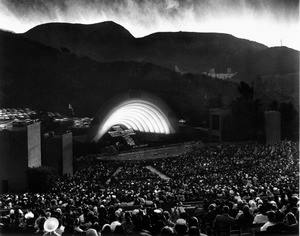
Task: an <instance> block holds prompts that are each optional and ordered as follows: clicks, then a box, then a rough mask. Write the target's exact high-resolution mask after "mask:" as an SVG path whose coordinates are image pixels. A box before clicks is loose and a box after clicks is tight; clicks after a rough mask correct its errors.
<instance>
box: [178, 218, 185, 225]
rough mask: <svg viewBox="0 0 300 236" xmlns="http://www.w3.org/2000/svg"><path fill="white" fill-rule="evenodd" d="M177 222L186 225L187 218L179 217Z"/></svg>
mask: <svg viewBox="0 0 300 236" xmlns="http://www.w3.org/2000/svg"><path fill="white" fill-rule="evenodd" d="M176 224H178V225H186V220H185V219H181V218H180V219H178V220H177V221H176Z"/></svg>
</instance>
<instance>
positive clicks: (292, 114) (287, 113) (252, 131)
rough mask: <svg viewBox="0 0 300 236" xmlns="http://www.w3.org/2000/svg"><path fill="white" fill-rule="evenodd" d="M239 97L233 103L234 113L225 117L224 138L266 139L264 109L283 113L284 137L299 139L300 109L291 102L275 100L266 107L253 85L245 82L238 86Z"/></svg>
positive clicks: (282, 131) (282, 127) (282, 128)
mask: <svg viewBox="0 0 300 236" xmlns="http://www.w3.org/2000/svg"><path fill="white" fill-rule="evenodd" d="M238 91H239V97H238V98H236V99H235V100H234V101H233V102H232V103H231V111H232V115H231V116H229V117H225V118H224V125H223V127H224V135H223V138H225V139H227V140H231V141H236V140H258V141H262V142H263V141H264V139H265V137H264V135H265V134H264V123H265V118H264V111H265V110H270V111H279V112H280V113H281V134H282V139H289V140H299V132H298V131H299V123H298V118H299V115H298V111H297V110H296V109H295V107H294V105H293V104H292V103H291V102H288V103H286V102H282V103H280V104H278V102H277V101H273V102H271V103H270V104H269V106H268V107H267V108H266V107H264V106H263V104H262V102H261V101H260V100H259V99H255V98H254V95H255V91H254V89H253V87H251V86H250V85H248V84H247V83H245V82H241V83H240V85H239V86H238Z"/></svg>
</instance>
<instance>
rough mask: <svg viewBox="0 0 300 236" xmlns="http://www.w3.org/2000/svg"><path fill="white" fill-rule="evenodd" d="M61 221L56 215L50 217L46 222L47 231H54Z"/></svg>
mask: <svg viewBox="0 0 300 236" xmlns="http://www.w3.org/2000/svg"><path fill="white" fill-rule="evenodd" d="M58 225H59V222H58V219H56V218H54V217H50V218H48V219H47V220H46V221H45V223H44V229H45V231H47V232H53V231H54V230H56V229H57V228H58Z"/></svg>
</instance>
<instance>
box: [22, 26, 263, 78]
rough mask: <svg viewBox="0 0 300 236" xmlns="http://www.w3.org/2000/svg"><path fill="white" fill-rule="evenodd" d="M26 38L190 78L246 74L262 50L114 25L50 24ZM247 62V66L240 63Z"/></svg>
mask: <svg viewBox="0 0 300 236" xmlns="http://www.w3.org/2000/svg"><path fill="white" fill-rule="evenodd" d="M24 36H25V37H28V38H30V39H33V40H37V41H39V42H41V43H43V44H45V45H49V46H52V47H56V48H60V47H66V48H68V49H69V50H70V51H71V52H74V53H75V54H77V55H80V56H89V57H90V58H92V59H94V60H96V61H100V62H108V61H138V62H142V61H145V62H151V63H153V64H156V65H160V66H163V67H166V68H169V69H171V70H174V68H175V66H177V67H178V68H179V69H180V70H182V71H185V72H190V73H202V72H204V71H209V69H210V68H211V67H214V68H216V71H219V72H224V71H226V68H227V67H231V68H232V71H236V72H239V73H242V72H246V71H247V67H249V65H248V64H249V60H247V61H245V60H244V59H245V58H249V57H251V60H252V56H253V55H254V54H255V53H257V52H260V51H262V50H264V49H267V47H266V46H265V45H262V44H259V43H256V42H252V41H249V40H245V39H239V38H236V37H233V36H232V35H228V34H219V33H189V32H175V33H169V32H168V33H155V34H151V35H149V36H146V37H143V38H134V37H133V36H132V35H131V34H130V33H129V32H128V31H127V30H126V29H125V28H123V27H122V26H120V25H118V24H116V23H114V22H102V23H98V24H93V25H81V24H67V23H49V24H44V25H40V26H36V27H35V28H33V29H31V30H29V31H28V32H26V33H24ZM245 63H247V64H245Z"/></svg>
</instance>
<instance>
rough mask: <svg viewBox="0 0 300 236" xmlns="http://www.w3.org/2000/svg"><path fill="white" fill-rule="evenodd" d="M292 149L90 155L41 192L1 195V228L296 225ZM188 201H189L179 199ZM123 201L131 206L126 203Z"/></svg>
mask: <svg viewBox="0 0 300 236" xmlns="http://www.w3.org/2000/svg"><path fill="white" fill-rule="evenodd" d="M298 151H299V147H298V144H297V143H292V142H288V141H284V142H281V143H278V144H277V145H274V146H268V145H258V144H247V145H243V146H225V147H224V146H223V147H208V146H207V147H203V148H197V149H195V150H193V151H192V152H189V153H186V154H184V155H181V156H178V157H172V158H166V159H156V160H151V161H135V162H122V161H117V162H110V161H106V162H105V161H102V162H100V161H96V160H95V163H94V164H93V165H92V166H90V167H89V168H84V169H82V170H80V171H77V172H76V173H75V174H74V176H72V177H70V176H69V177H64V178H62V179H61V180H59V181H58V182H57V185H56V186H55V187H54V188H53V189H52V190H51V191H49V192H47V193H39V194H32V193H24V194H3V195H0V210H1V221H0V228H1V232H2V233H12V232H14V233H15V232H16V233H20V234H25V233H35V234H41V235H43V234H49V235H50V234H51V235H57V234H58V235H61V234H64V235H67V234H87V235H136V234H138V235H168V234H171V235H200V234H201V233H204V234H207V235H213V234H216V235H230V231H232V230H233V229H241V228H247V227H248V228H249V227H254V226H257V228H258V229H259V230H260V231H268V232H272V233H280V232H291V233H297V232H298V229H299V226H298V222H299V199H298V193H299V166H298V165H299V162H298V157H299V153H298ZM146 166H152V167H154V168H155V169H157V170H158V171H160V172H161V173H163V174H165V175H166V176H167V177H169V178H170V179H162V178H161V177H160V176H158V175H157V174H155V173H153V172H151V171H150V170H149V169H148V168H146ZM117 170H118V171H119V172H118V171H117ZM116 171H117V172H116ZM113 174H114V175H113ZM192 201H197V202H196V203H195V204H197V206H196V207H194V208H191V207H190V208H186V207H184V206H183V205H190V204H193V203H191V202H192ZM123 203H127V205H130V204H131V205H132V204H133V205H134V206H136V207H135V208H136V209H134V210H126V209H127V208H126V207H125V204H123ZM182 203H183V204H182ZM200 232H201V233H200Z"/></svg>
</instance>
